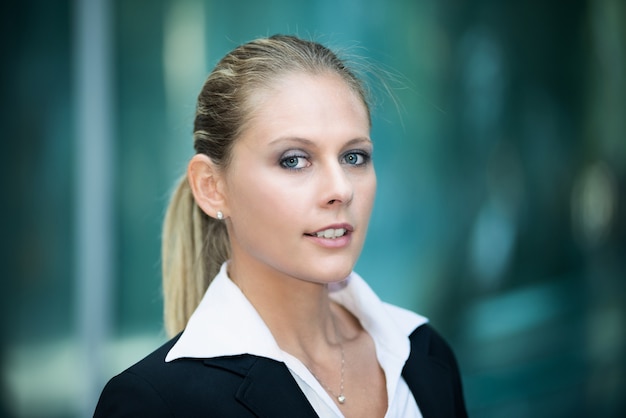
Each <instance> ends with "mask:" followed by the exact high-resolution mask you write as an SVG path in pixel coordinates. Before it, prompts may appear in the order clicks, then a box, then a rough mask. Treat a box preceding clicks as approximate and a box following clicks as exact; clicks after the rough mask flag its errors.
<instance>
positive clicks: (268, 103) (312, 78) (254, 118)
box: [247, 73, 369, 136]
mask: <svg viewBox="0 0 626 418" xmlns="http://www.w3.org/2000/svg"><path fill="white" fill-rule="evenodd" d="M249 105H250V107H249V109H250V118H249V121H248V124H247V125H248V128H249V129H256V130H259V129H263V128H265V129H269V130H271V129H272V128H274V129H278V130H287V131H291V130H295V131H298V130H304V131H307V130H311V131H312V132H311V133H312V134H313V133H317V134H327V133H329V132H330V131H333V129H334V130H344V131H346V134H348V132H349V131H358V132H359V133H358V135H359V136H364V135H365V136H368V135H369V114H368V111H367V108H366V105H365V103H364V102H363V100H362V98H361V97H360V95H359V94H358V93H357V92H355V91H354V89H353V88H352V87H351V86H349V85H348V84H347V83H346V82H345V81H344V80H343V79H342V78H341V77H340V76H338V75H336V74H333V73H322V74H307V73H292V74H288V75H286V76H283V77H280V78H278V79H276V80H275V81H274V82H272V83H271V84H270V85H269V86H267V87H263V88H260V89H258V90H257V91H255V93H254V94H253V95H252V97H251V98H250V101H249ZM295 133H298V134H299V133H300V132H294V134H295ZM283 134H288V132H283Z"/></svg>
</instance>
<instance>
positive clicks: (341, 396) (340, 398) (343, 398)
mask: <svg viewBox="0 0 626 418" xmlns="http://www.w3.org/2000/svg"><path fill="white" fill-rule="evenodd" d="M331 319H332V321H333V328H334V329H335V338H337V342H338V343H339V349H340V350H341V384H340V385H339V395H337V394H336V393H335V392H334V391H333V390H332V389H331V388H330V387H328V386H327V385H326V383H324V382H323V381H322V379H320V378H319V377H317V375H316V374H315V373H313V370H311V374H312V375H313V377H315V378H316V379H317V381H318V382H320V384H321V385H322V386H323V387H324V389H326V391H327V392H328V393H330V394H331V395H332V396H333V397H334V398H335V399H337V402H339V403H340V404H341V405H343V404H344V403H345V402H346V395H344V393H343V375H344V370H345V365H346V359H345V355H344V352H343V344H342V343H341V339H340V338H339V332H337V324H336V323H335V317H334V316H332V314H331Z"/></svg>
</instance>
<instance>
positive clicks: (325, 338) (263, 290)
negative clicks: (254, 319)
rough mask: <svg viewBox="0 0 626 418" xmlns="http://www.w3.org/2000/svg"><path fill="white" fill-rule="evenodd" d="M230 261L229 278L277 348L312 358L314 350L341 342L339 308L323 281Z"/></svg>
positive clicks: (322, 350)
mask: <svg viewBox="0 0 626 418" xmlns="http://www.w3.org/2000/svg"><path fill="white" fill-rule="evenodd" d="M233 261H235V260H233ZM233 261H231V265H230V266H229V276H230V278H231V280H233V282H235V284H236V285H237V286H239V288H240V289H241V290H242V292H243V293H244V295H245V296H246V297H247V298H248V300H249V301H250V302H251V303H252V305H253V306H254V307H255V308H256V310H257V311H258V312H259V315H261V317H262V318H263V320H264V321H265V323H266V324H267V326H268V328H269V329H270V331H271V332H272V334H273V335H274V338H275V339H276V341H277V342H278V345H279V346H280V347H281V349H283V350H285V351H287V352H289V353H290V354H292V355H294V356H296V357H300V358H310V359H313V360H315V358H316V357H317V355H316V353H322V352H324V351H325V350H324V348H326V349H331V348H334V347H337V345H338V344H339V343H341V338H342V337H341V334H342V333H341V326H340V322H341V321H340V319H339V318H338V316H339V314H340V311H341V308H339V307H338V306H336V305H334V304H333V303H332V302H331V300H330V297H329V293H328V287H327V286H326V285H325V284H323V283H313V282H309V281H305V280H300V279H297V278H294V277H290V276H288V275H285V274H282V273H279V272H276V271H272V270H270V269H268V268H267V267H265V268H264V267H263V266H254V267H253V268H246V266H245V265H243V266H242V265H241V264H237V263H236V262H233Z"/></svg>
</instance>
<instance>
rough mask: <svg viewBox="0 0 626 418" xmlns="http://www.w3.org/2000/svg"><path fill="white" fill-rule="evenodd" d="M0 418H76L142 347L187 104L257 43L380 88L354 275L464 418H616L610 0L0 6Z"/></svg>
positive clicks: (623, 191) (622, 99)
mask: <svg viewBox="0 0 626 418" xmlns="http://www.w3.org/2000/svg"><path fill="white" fill-rule="evenodd" d="M0 10H2V12H1V14H0V19H1V21H0V45H2V55H1V56H2V65H1V66H0V74H1V76H0V82H1V89H0V91H1V95H0V100H1V103H0V106H1V107H0V110H1V111H0V126H2V129H1V131H0V132H1V135H2V151H1V152H0V155H1V160H0V161H1V164H2V165H1V166H2V170H3V174H2V176H1V181H2V189H1V190H2V193H3V196H4V197H3V199H2V206H1V207H0V213H1V214H2V232H3V236H4V239H3V240H2V246H3V249H2V252H1V254H2V260H3V261H2V263H1V268H2V270H1V275H2V276H1V277H2V291H1V293H0V314H1V315H0V321H1V322H0V324H1V326H2V329H1V331H2V332H1V333H0V364H1V367H0V370H1V380H0V382H1V383H0V384H1V388H0V396H1V397H0V415H1V416H6V417H50V418H56V417H87V416H91V414H92V412H93V408H94V406H95V402H96V401H97V396H98V395H99V392H100V390H101V389H102V387H103V385H104V383H105V382H106V380H107V379H108V378H110V377H111V376H112V375H114V374H116V373H118V372H120V371H121V370H123V369H124V368H126V367H128V366H129V365H130V364H132V363H134V362H135V361H137V360H139V359H140V358H142V357H143V356H144V355H146V354H147V353H149V352H150V351H152V350H153V349H154V348H156V347H157V346H158V345H160V344H161V343H162V342H164V341H165V334H164V332H163V330H162V319H161V302H162V298H161V290H160V262H159V259H160V254H159V251H160V226H161V221H162V217H163V213H164V208H165V205H166V203H167V201H168V197H169V193H170V191H171V189H172V186H173V184H174V182H175V180H176V179H177V178H178V177H179V176H180V175H181V174H182V173H183V170H184V168H185V164H186V162H187V160H188V158H189V157H190V156H191V155H192V140H191V126H192V120H193V114H194V104H195V97H196V95H197V93H198V92H199V90H200V87H201V85H202V83H203V81H204V78H205V77H206V75H207V74H208V72H209V71H210V69H211V68H212V67H213V65H215V63H216V62H217V61H218V60H219V59H220V58H221V57H222V56H223V55H224V54H225V53H226V52H228V51H229V50H231V49H232V48H233V47H235V46H236V45H238V44H240V43H242V42H245V41H248V40H250V39H253V38H256V37H259V36H266V35H271V34H274V33H277V32H280V33H290V34H299V35H300V36H303V37H305V38H313V39H316V40H319V41H321V42H323V43H326V44H328V45H329V46H331V47H335V48H339V49H345V48H348V49H349V50H350V51H351V53H354V54H357V55H361V56H364V57H365V58H366V59H367V60H369V61H371V62H373V63H374V64H375V65H376V66H377V67H378V68H381V69H383V70H384V71H387V72H388V73H389V74H390V75H389V77H388V80H389V86H390V89H391V90H392V92H393V96H394V97H395V98H396V100H397V105H396V103H394V100H393V99H392V98H391V97H390V96H388V95H386V94H384V93H382V92H380V90H381V88H376V87H375V88H374V89H375V90H376V91H378V92H379V93H378V94H377V96H376V97H377V99H376V102H375V105H374V128H373V133H372V135H373V139H374V141H375V144H376V155H375V161H376V165H377V170H378V177H379V191H378V195H377V200H376V204H375V209H374V214H373V219H372V223H371V226H370V235H369V241H368V242H367V243H366V246H365V249H364V252H363V256H362V258H361V260H360V262H359V264H358V266H357V271H359V272H360V273H361V274H362V275H363V276H364V277H365V278H366V279H367V280H368V281H369V283H370V284H371V286H372V287H373V288H374V289H375V290H376V291H377V292H378V293H379V294H380V296H381V297H382V298H383V299H385V300H387V301H389V302H393V303H396V304H399V305H401V306H404V307H407V308H410V309H413V310H416V311H418V312H420V313H422V314H424V315H426V316H428V317H429V318H430V320H431V322H432V323H433V324H434V326H435V327H436V328H437V329H439V330H440V332H441V333H442V334H443V335H444V336H445V337H446V338H447V339H448V341H449V342H450V343H451V344H452V346H453V347H454V349H455V351H456V353H457V356H458V360H459V362H460V366H461V371H462V374H463V380H464V385H465V396H466V401H467V406H468V408H469V412H470V415H471V416H473V417H514V418H515V417H534V418H537V417H588V416H593V417H623V416H626V415H625V414H626V396H625V395H626V393H625V391H624V387H625V386H626V356H625V354H626V137H625V136H626V3H625V2H623V1H622V0H571V1H567V2H565V1H556V0H553V1H543V0H526V1H507V2H503V1H499V0H437V1H435V0H404V1H385V0H365V1H357V0H352V1H334V0H333V1H330V0H326V1H305V0H303V1H296V0H273V1H267V2H260V1H253V0H247V1H236V0H235V1H229V2H226V1H217V0H214V1H210V0H206V1H204V0H94V1H90V0H76V1H62V0H59V1H49V0H23V1H19V2H18V1H9V2H3V3H2V5H1V6H0Z"/></svg>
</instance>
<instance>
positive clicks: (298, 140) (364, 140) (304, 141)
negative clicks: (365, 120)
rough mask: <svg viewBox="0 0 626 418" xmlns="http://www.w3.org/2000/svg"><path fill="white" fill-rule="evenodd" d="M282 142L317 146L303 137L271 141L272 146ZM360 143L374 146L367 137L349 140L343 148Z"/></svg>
mask: <svg viewBox="0 0 626 418" xmlns="http://www.w3.org/2000/svg"><path fill="white" fill-rule="evenodd" d="M280 142H296V143H300V144H303V145H307V146H311V147H316V146H317V144H316V143H315V141H311V140H310V139H307V138H301V137H297V136H287V137H280V138H276V139H273V140H272V141H270V145H273V144H276V143H280ZM359 143H367V144H368V145H370V146H371V145H373V142H372V140H371V139H370V138H367V137H357V138H353V139H351V140H349V141H348V142H346V143H345V144H344V145H343V146H344V147H349V146H353V145H355V144H359Z"/></svg>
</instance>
